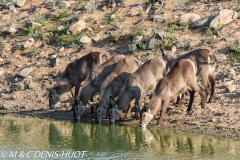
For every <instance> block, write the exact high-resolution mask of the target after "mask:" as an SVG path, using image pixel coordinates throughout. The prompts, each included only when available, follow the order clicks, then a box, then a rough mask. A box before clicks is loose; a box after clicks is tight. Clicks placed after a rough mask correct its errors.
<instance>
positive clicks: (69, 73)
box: [48, 52, 109, 108]
mask: <svg viewBox="0 0 240 160" xmlns="http://www.w3.org/2000/svg"><path fill="white" fill-rule="evenodd" d="M107 59H109V55H107V54H102V53H100V52H90V53H88V54H87V55H84V56H82V57H81V58H79V59H77V60H75V61H74V62H71V63H69V64H68V66H67V68H66V69H65V71H64V72H63V73H62V75H61V77H60V81H59V82H58V83H57V84H56V85H55V86H54V87H53V88H51V89H50V92H49V95H48V97H49V108H54V107H55V104H56V103H57V102H58V100H59V99H60V96H61V95H62V94H63V93H65V92H67V91H70V92H71V94H72V96H73V97H77V96H78V92H79V89H80V85H81V82H82V81H84V80H85V79H86V77H87V75H88V74H89V73H90V71H91V70H92V69H94V68H95V67H97V66H99V65H101V64H102V63H103V62H105V61H106V60H107ZM73 87H75V94H74V93H73Z"/></svg>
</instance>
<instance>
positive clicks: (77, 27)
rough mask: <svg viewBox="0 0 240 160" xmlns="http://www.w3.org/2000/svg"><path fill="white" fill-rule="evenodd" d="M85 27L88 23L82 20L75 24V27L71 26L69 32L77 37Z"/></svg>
mask: <svg viewBox="0 0 240 160" xmlns="http://www.w3.org/2000/svg"><path fill="white" fill-rule="evenodd" d="M85 27H86V23H85V22H84V21H83V20H80V21H78V22H77V23H74V24H73V25H71V26H70V27H69V29H68V32H70V33H71V34H73V35H75V34H77V33H79V32H81V31H82V30H83V29H84V28H85Z"/></svg>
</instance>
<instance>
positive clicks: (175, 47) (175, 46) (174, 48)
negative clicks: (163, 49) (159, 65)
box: [171, 43, 177, 53]
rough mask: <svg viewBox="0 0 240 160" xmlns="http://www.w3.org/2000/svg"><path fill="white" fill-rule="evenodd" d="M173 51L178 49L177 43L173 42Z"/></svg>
mask: <svg viewBox="0 0 240 160" xmlns="http://www.w3.org/2000/svg"><path fill="white" fill-rule="evenodd" d="M171 51H172V53H175V52H176V51H177V45H176V43H173V44H172V49H171Z"/></svg>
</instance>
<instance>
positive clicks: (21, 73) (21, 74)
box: [18, 68, 32, 78]
mask: <svg viewBox="0 0 240 160" xmlns="http://www.w3.org/2000/svg"><path fill="white" fill-rule="evenodd" d="M31 71H32V68H24V69H22V70H21V71H20V72H19V74H18V76H20V77H23V78H25V77H27V76H28V74H29V73H30V72H31Z"/></svg>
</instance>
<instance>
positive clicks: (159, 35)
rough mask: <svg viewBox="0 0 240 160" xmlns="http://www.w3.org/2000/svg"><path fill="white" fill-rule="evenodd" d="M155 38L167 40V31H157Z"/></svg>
mask: <svg viewBox="0 0 240 160" xmlns="http://www.w3.org/2000/svg"><path fill="white" fill-rule="evenodd" d="M154 38H155V39H159V40H165V39H166V35H165V32H164V31H160V32H155V35H154Z"/></svg>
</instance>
